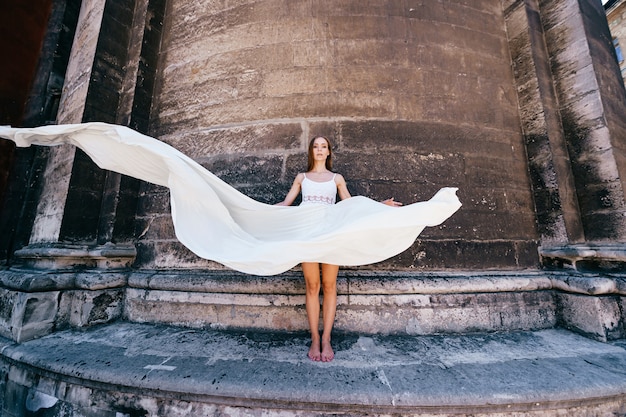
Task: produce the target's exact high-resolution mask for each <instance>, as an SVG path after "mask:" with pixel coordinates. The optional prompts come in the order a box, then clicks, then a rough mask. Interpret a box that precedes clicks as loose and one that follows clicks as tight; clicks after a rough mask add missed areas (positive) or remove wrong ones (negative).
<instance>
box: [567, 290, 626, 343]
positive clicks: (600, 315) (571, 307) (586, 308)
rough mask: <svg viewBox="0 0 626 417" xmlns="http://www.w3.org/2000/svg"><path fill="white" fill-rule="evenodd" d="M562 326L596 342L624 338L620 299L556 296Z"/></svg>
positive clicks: (574, 295)
mask: <svg viewBox="0 0 626 417" xmlns="http://www.w3.org/2000/svg"><path fill="white" fill-rule="evenodd" d="M557 297H558V302H559V305H560V308H561V315H562V321H563V323H562V324H563V325H564V326H565V327H567V328H570V329H574V330H576V331H578V332H581V333H583V334H586V335H589V336H590V337H593V338H595V339H597V340H601V341H607V340H614V339H618V338H623V337H624V336H625V331H624V330H625V329H624V317H623V316H622V311H621V301H620V299H621V297H607V296H605V297H589V296H585V295H577V294H558V296H557Z"/></svg>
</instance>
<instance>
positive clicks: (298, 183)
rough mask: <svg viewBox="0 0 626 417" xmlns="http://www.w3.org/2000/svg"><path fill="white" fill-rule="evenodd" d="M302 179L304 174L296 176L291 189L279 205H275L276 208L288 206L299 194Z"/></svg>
mask: <svg viewBox="0 0 626 417" xmlns="http://www.w3.org/2000/svg"><path fill="white" fill-rule="evenodd" d="M303 179H304V174H302V173H300V174H298V175H296V178H295V179H294V180H293V184H292V185H291V189H290V190H289V192H288V193H287V195H286V196H285V199H284V200H283V201H281V202H280V203H276V204H275V205H276V206H290V205H292V204H293V202H294V201H295V200H296V198H297V197H298V194H300V189H301V187H302V180H303Z"/></svg>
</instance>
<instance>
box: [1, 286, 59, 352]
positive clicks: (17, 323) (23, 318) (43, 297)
mask: <svg viewBox="0 0 626 417" xmlns="http://www.w3.org/2000/svg"><path fill="white" fill-rule="evenodd" d="M58 297H59V293H58V292H56V291H47V292H42V293H23V292H17V291H10V290H6V289H0V299H1V300H2V301H1V305H2V316H1V318H0V335H2V336H4V337H7V338H10V339H13V340H15V341H16V342H23V341H25V340H30V339H33V338H36V337H41V336H43V335H45V334H48V333H50V332H51V331H52V330H53V329H54V325H55V321H56V312H57V310H58V307H59V300H58Z"/></svg>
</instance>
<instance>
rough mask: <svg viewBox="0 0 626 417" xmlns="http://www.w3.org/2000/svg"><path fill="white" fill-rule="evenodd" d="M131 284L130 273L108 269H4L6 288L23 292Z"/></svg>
mask: <svg viewBox="0 0 626 417" xmlns="http://www.w3.org/2000/svg"><path fill="white" fill-rule="evenodd" d="M127 283H128V272H123V271H117V272H116V271H115V270H113V271H108V270H100V269H94V270H84V271H80V272H79V271H56V270H33V269H20V268H10V269H4V270H0V284H1V286H2V287H4V288H6V289H10V290H14V291H22V292H43V291H59V290H75V289H82V290H101V289H108V288H121V287H124V286H126V284H127Z"/></svg>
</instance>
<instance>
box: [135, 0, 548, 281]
mask: <svg viewBox="0 0 626 417" xmlns="http://www.w3.org/2000/svg"><path fill="white" fill-rule="evenodd" d="M168 7H169V8H168V10H167V13H166V21H165V27H164V39H163V46H162V50H161V54H162V58H161V62H160V72H159V74H160V77H159V78H158V80H157V90H156V91H157V94H156V96H155V100H156V102H155V107H154V111H153V115H152V117H153V122H152V124H151V130H150V133H151V134H153V135H154V136H157V137H159V138H160V139H162V140H164V141H166V142H168V143H170V144H172V145H174V146H175V147H177V148H178V149H180V150H181V151H183V152H185V153H187V154H188V155H190V156H192V157H193V158H194V159H196V160H198V161H199V162H200V163H202V164H203V165H205V166H206V167H207V168H209V169H210V170H212V171H214V172H215V173H216V174H217V175H219V176H220V177H221V178H223V179H224V180H226V181H227V182H228V183H230V184H232V185H234V186H235V187H237V188H238V189H240V190H241V191H243V192H244V193H246V194H248V195H250V196H252V197H253V198H256V199H259V200H262V201H265V202H268V203H275V202H278V201H280V200H282V198H283V197H284V194H285V193H286V192H287V190H288V189H289V186H290V185H291V182H292V181H293V178H294V176H295V175H296V173H298V172H300V171H302V170H303V169H305V164H306V152H305V149H306V144H307V141H308V139H309V138H310V137H311V136H312V135H314V134H325V135H329V136H330V137H331V138H332V140H333V141H334V142H335V150H336V153H335V156H336V164H335V165H336V170H337V171H339V172H341V173H342V174H344V176H345V177H346V178H347V179H348V187H349V189H350V191H351V192H352V194H355V195H367V196H370V197H372V198H375V199H385V198H388V197H390V196H394V197H395V198H396V199H397V200H399V201H402V202H405V203H409V202H413V201H417V200H423V199H427V198H429V197H430V196H431V195H432V194H433V193H434V192H435V191H436V190H437V189H438V188H440V187H443V186H457V187H459V188H460V191H459V195H460V198H461V200H462V201H463V203H464V206H463V208H462V209H461V210H460V211H459V212H458V213H457V214H455V215H454V216H453V217H452V218H451V219H450V220H448V221H447V222H446V223H445V224H444V225H442V226H440V227H438V228H430V229H427V230H426V231H425V232H424V233H423V235H422V236H421V238H420V240H419V241H418V242H417V243H416V244H415V245H414V246H413V247H412V248H411V249H410V250H409V251H408V252H406V253H404V254H402V255H401V256H399V257H397V258H394V259H393V260H391V261H389V262H386V263H384V264H379V265H376V266H375V268H394V269H406V268H408V269H412V268H470V269H480V268H528V267H535V266H537V263H538V259H537V251H536V246H537V243H536V241H537V233H536V231H535V216H534V212H533V204H532V198H531V193H530V189H529V179H528V174H527V164H526V157H525V150H524V144H523V141H522V136H521V133H520V121H519V116H518V102H517V97H516V93H515V88H514V77H513V73H512V71H511V67H510V51H509V45H508V42H507V33H506V30H505V21H504V15H503V9H502V5H501V4H500V2H499V1H498V0H481V1H476V2H471V3H470V2H456V1H442V2H420V3H416V4H415V5H411V4H405V3H403V2H368V3H363V2H358V1H341V2H337V1H316V2H312V3H308V2H290V1H284V0H265V1H255V2H251V1H240V2H236V3H235V4H232V3H224V2H211V1H207V0H204V1H202V0H201V1H189V0H174V1H170V2H169V3H168ZM141 196H142V197H141V198H142V199H143V202H142V203H141V206H140V211H139V215H138V218H139V225H138V230H139V231H140V232H141V233H142V238H141V239H140V242H139V247H138V249H139V252H138V263H137V265H138V266H140V267H146V268H151V267H168V268H169V267H217V266H214V265H211V264H210V263H206V262H204V261H201V260H198V259H197V258H196V257H195V256H193V255H191V254H190V253H189V252H188V251H186V249H184V248H183V247H182V246H181V245H180V244H178V243H177V242H176V240H175V238H174V234H173V230H172V227H171V224H170V218H169V215H168V213H167V211H168V209H169V208H168V205H167V194H166V193H165V192H164V191H163V190H160V189H158V188H154V187H151V186H146V187H144V189H143V190H142V194H141ZM207 238H209V237H207Z"/></svg>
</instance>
